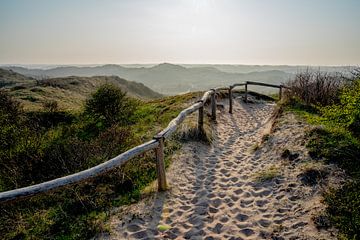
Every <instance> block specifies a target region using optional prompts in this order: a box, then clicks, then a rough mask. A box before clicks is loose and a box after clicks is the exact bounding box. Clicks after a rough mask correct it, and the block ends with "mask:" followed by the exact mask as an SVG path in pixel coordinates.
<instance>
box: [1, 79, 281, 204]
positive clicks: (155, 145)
mask: <svg viewBox="0 0 360 240" xmlns="http://www.w3.org/2000/svg"><path fill="white" fill-rule="evenodd" d="M248 85H258V86H265V87H274V88H279V98H280V99H281V96H282V88H285V86H283V85H273V84H267V83H259V82H249V81H248V82H245V83H240V84H234V85H231V86H229V87H225V88H216V89H211V90H209V91H207V92H205V93H204V95H203V97H202V98H201V99H200V100H199V101H197V102H196V103H194V104H193V105H191V106H190V107H188V108H186V109H184V110H182V111H181V112H180V113H179V115H178V116H177V117H176V118H174V119H173V120H171V121H170V123H169V124H168V126H167V127H166V128H165V129H163V130H162V131H161V132H159V133H158V134H157V135H156V136H154V138H153V140H151V141H148V142H146V143H144V144H141V145H139V146H136V147H134V148H132V149H130V150H128V151H126V152H124V153H122V154H120V155H118V156H116V157H114V158H112V159H110V160H108V161H106V162H104V163H102V164H99V165H97V166H95V167H92V168H89V169H87V170H84V171H81V172H78V173H74V174H71V175H67V176H64V177H61V178H57V179H54V180H51V181H48V182H43V183H40V184H36V185H32V186H28V187H23V188H18V189H14V190H10V191H6V192H0V202H5V201H10V200H15V199H19V198H23V197H29V196H33V195H36V194H39V193H44V192H48V191H51V190H55V189H58V188H60V187H63V186H68V185H71V184H74V183H79V182H81V181H84V180H87V179H90V178H93V177H96V176H98V175H100V174H103V173H105V172H108V171H110V170H112V169H114V168H117V167H120V166H122V165H123V164H124V163H126V162H127V161H129V160H131V159H133V158H134V157H136V156H138V155H140V154H143V153H145V152H147V151H150V150H155V155H156V171H157V179H158V190H159V191H164V190H166V187H167V183H166V174H165V163H164V141H165V139H167V138H169V137H170V136H171V135H172V134H173V133H174V132H175V131H176V129H177V128H178V126H179V125H180V124H181V123H182V122H183V121H184V119H185V118H186V117H187V116H189V115H190V114H192V113H194V112H195V111H199V114H198V129H199V130H202V129H203V124H204V106H205V104H206V103H207V102H208V100H210V104H211V119H212V120H214V121H215V120H216V92H219V91H224V90H227V91H228V93H229V113H232V108H233V97H232V95H233V94H232V93H233V89H234V88H235V87H239V86H245V97H244V100H245V102H247V100H248V96H247V95H248V90H247V87H248Z"/></svg>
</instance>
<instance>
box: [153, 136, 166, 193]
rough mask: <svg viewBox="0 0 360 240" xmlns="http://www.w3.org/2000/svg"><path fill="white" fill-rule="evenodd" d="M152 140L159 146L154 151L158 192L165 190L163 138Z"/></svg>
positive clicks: (156, 137)
mask: <svg viewBox="0 0 360 240" xmlns="http://www.w3.org/2000/svg"><path fill="white" fill-rule="evenodd" d="M154 139H155V140H156V141H158V142H159V146H158V147H157V148H156V149H155V154H156V173H157V178H158V191H159V192H160V191H165V190H166V186H167V184H166V174H165V161H164V138H163V137H162V136H155V137H154Z"/></svg>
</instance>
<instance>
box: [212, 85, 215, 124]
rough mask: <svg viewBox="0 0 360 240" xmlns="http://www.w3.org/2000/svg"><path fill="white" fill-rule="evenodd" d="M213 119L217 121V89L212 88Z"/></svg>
mask: <svg viewBox="0 0 360 240" xmlns="http://www.w3.org/2000/svg"><path fill="white" fill-rule="evenodd" d="M211 90H212V93H211V119H212V120H213V121H216V91H215V89H211Z"/></svg>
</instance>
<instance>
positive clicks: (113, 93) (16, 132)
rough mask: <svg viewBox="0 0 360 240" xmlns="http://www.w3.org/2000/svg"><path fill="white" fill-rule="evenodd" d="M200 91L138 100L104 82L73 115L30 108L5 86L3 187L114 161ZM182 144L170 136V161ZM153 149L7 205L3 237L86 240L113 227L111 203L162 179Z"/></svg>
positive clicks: (1, 104)
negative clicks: (107, 222) (78, 180)
mask: <svg viewBox="0 0 360 240" xmlns="http://www.w3.org/2000/svg"><path fill="white" fill-rule="evenodd" d="M107 93H109V95H107ZM196 97H197V95H196V94H186V95H183V96H174V97H167V98H164V99H159V100H155V101H150V102H140V101H138V100H134V99H131V98H129V97H127V96H126V95H125V94H124V93H123V92H121V90H119V89H117V88H115V87H114V86H109V85H106V86H102V87H101V88H100V89H99V90H98V91H97V92H95V93H94V94H93V95H92V96H91V97H90V98H89V100H88V101H87V105H86V107H85V109H86V110H85V111H84V112H81V113H76V114H74V113H70V112H61V111H58V109H53V110H49V109H48V110H47V111H39V112H25V111H23V109H22V108H21V105H20V104H19V102H17V101H15V100H14V99H13V98H11V97H10V96H9V95H8V93H7V92H5V91H0V124H1V128H0V191H6V190H10V189H14V188H18V187H23V186H28V185H32V184H35V183H40V182H43V181H46V180H50V179H54V178H57V177H61V176H64V175H68V174H71V173H75V172H78V171H81V170H84V169H87V168H89V167H92V166H95V165H97V164H99V163H102V162H104V161H106V160H109V159H110V158H112V157H114V156H116V155H118V154H120V153H122V152H124V151H126V150H127V149H129V148H131V147H134V146H136V145H138V144H140V143H143V142H144V141H146V140H149V139H151V138H152V137H153V136H154V135H155V134H156V132H158V131H159V130H160V129H161V128H163V127H165V126H166V125H167V124H168V123H169V121H170V120H171V119H172V118H173V117H175V116H176V115H177V114H178V113H179V112H180V111H181V110H182V109H183V107H184V106H185V104H188V102H189V101H191V100H192V99H194V98H196ZM132 104H134V106H132ZM108 105H109V106H108ZM104 109H112V110H114V111H104ZM179 146H180V142H179V141H178V139H172V140H169V141H166V142H165V156H166V159H165V164H166V165H169V163H170V162H169V156H171V154H173V152H174V151H176V150H177V149H179ZM154 156H155V155H154V153H153V152H148V153H146V154H143V155H142V156H139V157H137V158H135V159H132V161H129V162H128V163H126V164H125V165H123V166H122V167H121V168H118V169H114V170H113V171H111V172H109V173H107V174H104V175H102V176H99V177H96V178H94V179H90V180H88V181H86V182H83V183H79V184H75V185H73V186H70V187H66V188H62V189H59V190H57V191H55V192H51V193H46V194H41V195H38V196H35V197H31V198H28V199H26V200H20V201H16V202H9V203H4V204H1V207H0V233H1V237H2V239H88V238H91V237H93V236H94V235H95V234H96V233H99V232H102V231H107V227H106V225H105V224H104V221H105V220H106V219H107V218H108V216H109V210H110V209H111V207H112V206H118V205H121V204H127V203H131V202H134V201H137V200H138V199H139V198H140V192H141V189H143V188H144V187H145V186H146V185H147V184H149V183H150V182H151V181H153V180H155V179H156V170H155V166H156V164H155V158H154Z"/></svg>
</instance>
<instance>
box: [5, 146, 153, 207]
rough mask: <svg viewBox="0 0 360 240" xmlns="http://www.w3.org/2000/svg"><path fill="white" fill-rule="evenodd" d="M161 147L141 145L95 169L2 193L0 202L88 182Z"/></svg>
mask: <svg viewBox="0 0 360 240" xmlns="http://www.w3.org/2000/svg"><path fill="white" fill-rule="evenodd" d="M158 146H159V142H158V141H156V140H151V141H149V142H146V143H144V144H141V145H139V146H137V147H134V148H132V149H130V150H128V151H126V152H124V153H122V154H120V155H118V156H116V157H114V158H113V159H110V160H109V161H106V162H104V163H101V164H99V165H97V166H95V167H92V168H89V169H87V170H84V171H81V172H78V173H74V174H71V175H68V176H65V177H61V178H57V179H54V180H51V181H48V182H43V183H40V184H36V185H32V186H29V187H24V188H19V189H15V190H11V191H7V192H1V193H0V202H5V201H10V200H14V199H19V198H22V197H28V196H32V195H35V194H39V193H43V192H48V191H50V190H54V189H57V188H60V187H63V186H66V185H70V184H74V183H78V182H81V181H83V180H87V179H89V178H93V177H96V176H98V175H100V174H103V173H105V172H107V171H110V170H112V169H114V168H116V167H120V166H121V165H123V164H124V163H126V162H127V161H128V160H130V159H132V158H134V157H136V156H138V155H140V154H142V153H145V152H147V151H149V150H151V149H155V148H157V147H158Z"/></svg>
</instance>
